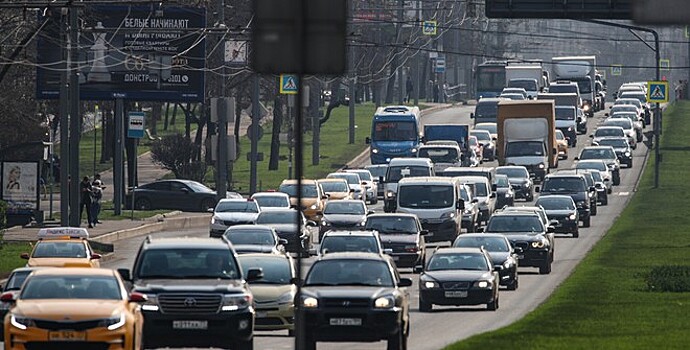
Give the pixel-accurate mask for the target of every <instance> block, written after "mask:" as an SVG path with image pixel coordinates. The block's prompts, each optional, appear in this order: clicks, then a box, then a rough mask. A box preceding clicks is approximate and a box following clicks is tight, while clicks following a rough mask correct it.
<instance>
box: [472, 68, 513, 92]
mask: <svg viewBox="0 0 690 350" xmlns="http://www.w3.org/2000/svg"><path fill="white" fill-rule="evenodd" d="M507 64H508V63H507V61H486V62H484V63H482V64H480V65H478V66H477V73H476V74H477V75H476V77H477V82H476V87H477V95H476V97H477V99H481V98H485V97H498V96H499V95H500V94H501V91H503V88H505V87H506V65H507Z"/></svg>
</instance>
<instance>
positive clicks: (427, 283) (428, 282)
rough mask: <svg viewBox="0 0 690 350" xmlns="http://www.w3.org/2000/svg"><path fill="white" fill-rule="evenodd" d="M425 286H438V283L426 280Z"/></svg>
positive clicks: (428, 287)
mask: <svg viewBox="0 0 690 350" xmlns="http://www.w3.org/2000/svg"><path fill="white" fill-rule="evenodd" d="M424 288H426V289H434V288H438V283H436V282H434V281H426V282H424Z"/></svg>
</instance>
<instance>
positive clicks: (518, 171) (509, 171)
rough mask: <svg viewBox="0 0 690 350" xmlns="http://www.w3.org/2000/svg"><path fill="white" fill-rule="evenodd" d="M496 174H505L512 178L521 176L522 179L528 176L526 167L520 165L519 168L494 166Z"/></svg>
mask: <svg viewBox="0 0 690 350" xmlns="http://www.w3.org/2000/svg"><path fill="white" fill-rule="evenodd" d="M496 174H501V175H506V176H508V177H512V178H522V179H527V178H529V172H528V171H527V168H525V167H520V168H503V167H498V168H496Z"/></svg>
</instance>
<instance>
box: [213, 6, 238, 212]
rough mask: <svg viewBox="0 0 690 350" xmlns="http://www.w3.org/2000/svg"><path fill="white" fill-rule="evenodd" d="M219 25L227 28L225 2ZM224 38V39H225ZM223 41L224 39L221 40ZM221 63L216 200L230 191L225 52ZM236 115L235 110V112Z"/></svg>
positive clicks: (221, 54) (220, 12)
mask: <svg viewBox="0 0 690 350" xmlns="http://www.w3.org/2000/svg"><path fill="white" fill-rule="evenodd" d="M218 23H219V25H220V26H221V27H223V28H225V0H220V4H219V6H218ZM223 38H224V37H223ZM220 40H222V39H220ZM219 55H220V56H221V59H220V62H221V64H222V65H223V68H222V70H221V75H220V89H219V92H218V96H219V97H220V98H219V99H217V100H214V101H218V102H219V105H218V106H217V108H218V121H217V123H218V144H217V145H216V146H217V147H216V149H217V152H216V174H217V179H216V199H217V200H219V201H220V200H221V199H223V198H225V197H227V191H228V112H229V111H228V104H227V103H226V101H225V97H226V96H225V50H219ZM233 113H234V110H233Z"/></svg>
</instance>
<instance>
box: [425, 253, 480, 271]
mask: <svg viewBox="0 0 690 350" xmlns="http://www.w3.org/2000/svg"><path fill="white" fill-rule="evenodd" d="M426 270H427V271H443V270H472V271H489V270H490V268H489V264H488V263H487V261H486V258H484V256H483V255H481V254H475V253H437V254H434V255H433V256H432V257H431V260H429V263H428V264H427V267H426Z"/></svg>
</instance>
